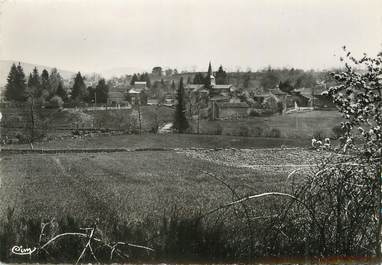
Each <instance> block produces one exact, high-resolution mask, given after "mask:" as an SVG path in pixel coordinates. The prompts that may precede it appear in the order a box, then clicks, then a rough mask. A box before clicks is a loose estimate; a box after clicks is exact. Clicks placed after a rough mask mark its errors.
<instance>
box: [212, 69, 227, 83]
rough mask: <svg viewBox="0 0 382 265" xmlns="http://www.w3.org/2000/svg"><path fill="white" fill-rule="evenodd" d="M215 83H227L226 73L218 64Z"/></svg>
mask: <svg viewBox="0 0 382 265" xmlns="http://www.w3.org/2000/svg"><path fill="white" fill-rule="evenodd" d="M215 78H216V84H217V85H226V84H228V76H227V73H226V72H225V71H224V70H223V66H222V65H220V67H219V70H218V71H217V72H216V76H215Z"/></svg>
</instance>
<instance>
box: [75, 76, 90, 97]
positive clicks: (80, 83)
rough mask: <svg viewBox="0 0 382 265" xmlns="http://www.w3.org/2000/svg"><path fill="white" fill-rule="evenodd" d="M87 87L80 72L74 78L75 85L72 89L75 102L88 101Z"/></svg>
mask: <svg viewBox="0 0 382 265" xmlns="http://www.w3.org/2000/svg"><path fill="white" fill-rule="evenodd" d="M86 92H87V91H86V85H85V82H84V78H83V77H82V75H81V73H80V72H78V73H77V75H76V77H75V78H74V84H73V87H72V99H73V100H75V101H83V100H85V99H86V94H87V93H86Z"/></svg>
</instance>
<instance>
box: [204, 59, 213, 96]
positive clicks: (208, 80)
mask: <svg viewBox="0 0 382 265" xmlns="http://www.w3.org/2000/svg"><path fill="white" fill-rule="evenodd" d="M211 76H212V67H211V62H210V63H209V64H208V71H207V76H206V78H205V79H204V85H205V88H206V89H207V90H210V89H211V88H212V86H211Z"/></svg>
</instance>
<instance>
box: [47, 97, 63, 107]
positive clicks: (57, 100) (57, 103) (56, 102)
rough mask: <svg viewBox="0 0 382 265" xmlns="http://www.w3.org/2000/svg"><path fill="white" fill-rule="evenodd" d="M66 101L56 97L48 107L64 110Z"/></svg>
mask: <svg viewBox="0 0 382 265" xmlns="http://www.w3.org/2000/svg"><path fill="white" fill-rule="evenodd" d="M63 105H64V101H63V100H62V99H61V98H60V97H59V96H54V97H52V98H51V99H50V100H49V103H48V105H47V106H46V107H49V108H62V106H63Z"/></svg>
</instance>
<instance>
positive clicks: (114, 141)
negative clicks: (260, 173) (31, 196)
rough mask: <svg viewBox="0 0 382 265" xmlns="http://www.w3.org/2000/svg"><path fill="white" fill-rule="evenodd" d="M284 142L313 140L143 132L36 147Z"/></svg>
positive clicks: (304, 144) (276, 144)
mask: <svg viewBox="0 0 382 265" xmlns="http://www.w3.org/2000/svg"><path fill="white" fill-rule="evenodd" d="M281 146H287V147H308V146H310V140H301V139H286V138H265V137H240V136H225V135H196V134H143V135H114V136H97V137H83V138H64V139H62V140H53V141H49V142H48V141H46V142H36V143H34V147H35V148H97V147H99V148H101V147H104V148H106V147H107V148H113V147H116V148H119V147H123V148H131V149H134V148H190V147H195V148H274V147H281ZM6 147H12V148H29V147H30V146H29V144H15V145H7V146H6Z"/></svg>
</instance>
